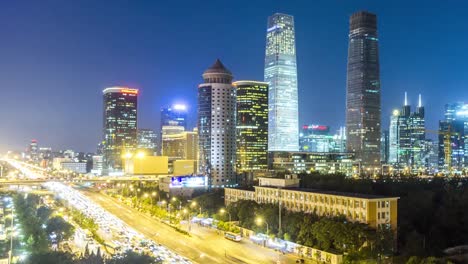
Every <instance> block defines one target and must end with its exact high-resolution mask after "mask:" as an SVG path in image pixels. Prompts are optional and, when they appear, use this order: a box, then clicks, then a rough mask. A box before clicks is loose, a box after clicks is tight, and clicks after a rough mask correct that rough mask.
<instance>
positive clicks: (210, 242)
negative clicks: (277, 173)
mask: <svg viewBox="0 0 468 264" xmlns="http://www.w3.org/2000/svg"><path fill="white" fill-rule="evenodd" d="M81 191H82V190H81ZM83 194H84V195H86V196H88V197H89V198H91V199H92V200H93V201H94V202H96V203H98V204H99V205H100V206H101V207H102V208H104V209H105V210H107V211H109V212H110V213H111V214H113V215H115V216H117V217H118V218H120V219H121V220H123V221H124V222H125V223H126V224H127V225H129V226H130V227H132V228H133V229H135V230H136V231H138V232H140V233H142V234H143V235H144V236H146V237H148V238H150V239H152V240H154V241H156V242H158V243H161V244H162V245H164V246H166V247H168V248H170V249H171V250H173V251H175V252H176V253H178V254H180V255H182V256H184V257H187V258H189V259H190V260H191V261H193V262H194V263H252V264H254V263H255V264H256V263H295V261H296V259H297V258H296V257H293V256H291V255H282V254H279V253H278V252H275V251H273V250H271V249H267V248H263V247H261V246H258V245H255V244H253V243H252V242H251V241H247V240H246V239H244V240H243V241H241V242H233V241H230V240H227V239H225V238H224V237H223V236H222V235H218V234H217V233H216V232H215V231H213V230H209V229H207V228H204V227H199V226H197V225H193V224H192V231H191V234H192V235H191V237H189V236H187V235H184V234H181V233H179V232H177V231H175V230H174V229H173V228H171V227H170V226H167V225H166V224H164V223H161V222H160V221H159V220H157V219H155V218H152V217H151V216H149V215H148V214H145V213H142V212H139V211H138V210H136V209H134V208H132V207H130V206H127V205H125V204H123V203H121V202H119V201H118V200H117V199H115V198H112V197H109V196H107V195H104V194H102V193H99V192H94V191H84V192H83ZM278 261H279V262H278Z"/></svg>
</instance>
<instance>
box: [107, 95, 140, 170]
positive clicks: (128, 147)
mask: <svg viewBox="0 0 468 264" xmlns="http://www.w3.org/2000/svg"><path fill="white" fill-rule="evenodd" d="M103 93H104V97H103V99H104V129H103V130H104V149H103V154H104V155H103V156H104V164H103V165H104V170H108V171H113V170H122V169H123V168H122V156H123V155H124V154H126V153H133V152H134V151H135V150H136V147H137V106H138V90H137V89H130V88H127V87H110V88H106V89H104V91H103Z"/></svg>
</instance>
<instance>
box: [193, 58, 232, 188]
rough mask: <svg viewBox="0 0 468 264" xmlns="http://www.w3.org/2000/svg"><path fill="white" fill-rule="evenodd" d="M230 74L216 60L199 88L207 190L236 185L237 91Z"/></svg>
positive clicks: (201, 162) (201, 161)
mask: <svg viewBox="0 0 468 264" xmlns="http://www.w3.org/2000/svg"><path fill="white" fill-rule="evenodd" d="M232 79H233V76H232V73H231V72H230V71H229V70H228V69H227V68H226V67H225V66H224V65H223V63H221V61H220V60H219V59H218V60H216V61H215V63H214V64H213V65H212V66H211V67H210V68H208V69H207V70H206V71H205V72H204V73H203V83H202V84H200V85H198V144H199V148H198V150H199V168H200V172H201V173H202V174H204V175H206V176H207V177H208V185H209V187H210V188H224V187H233V186H236V185H237V183H236V175H235V163H236V91H235V88H234V87H233V86H232Z"/></svg>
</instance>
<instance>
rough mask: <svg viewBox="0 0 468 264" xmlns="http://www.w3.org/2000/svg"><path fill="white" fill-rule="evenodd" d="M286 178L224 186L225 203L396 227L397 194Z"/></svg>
mask: <svg viewBox="0 0 468 264" xmlns="http://www.w3.org/2000/svg"><path fill="white" fill-rule="evenodd" d="M282 180H283V181H282ZM288 181H291V179H274V180H272V179H268V178H260V179H259V186H254V187H253V188H252V189H238V188H225V189H224V203H225V205H229V204H231V203H234V202H237V201H239V200H252V201H256V202H257V203H260V204H261V203H272V204H275V203H276V204H278V203H280V204H281V206H282V208H284V209H285V210H289V211H294V212H305V213H316V214H318V215H320V216H344V217H346V219H348V220H349V221H354V222H360V223H364V224H368V225H369V226H371V227H373V228H377V227H378V226H379V225H389V226H391V228H392V230H396V228H397V209H398V199H399V197H390V196H377V195H368V194H357V193H344V192H334V191H322V190H315V189H302V188H297V187H284V186H287V185H288V184H287V182H288Z"/></svg>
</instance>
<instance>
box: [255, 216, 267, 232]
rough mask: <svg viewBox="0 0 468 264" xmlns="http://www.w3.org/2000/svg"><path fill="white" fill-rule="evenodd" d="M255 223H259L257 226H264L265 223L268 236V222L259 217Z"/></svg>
mask: <svg viewBox="0 0 468 264" xmlns="http://www.w3.org/2000/svg"><path fill="white" fill-rule="evenodd" d="M255 222H256V223H257V225H262V223H263V222H265V224H266V228H267V231H266V233H267V235H268V222H267V221H263V219H262V218H260V217H257V219H255Z"/></svg>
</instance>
